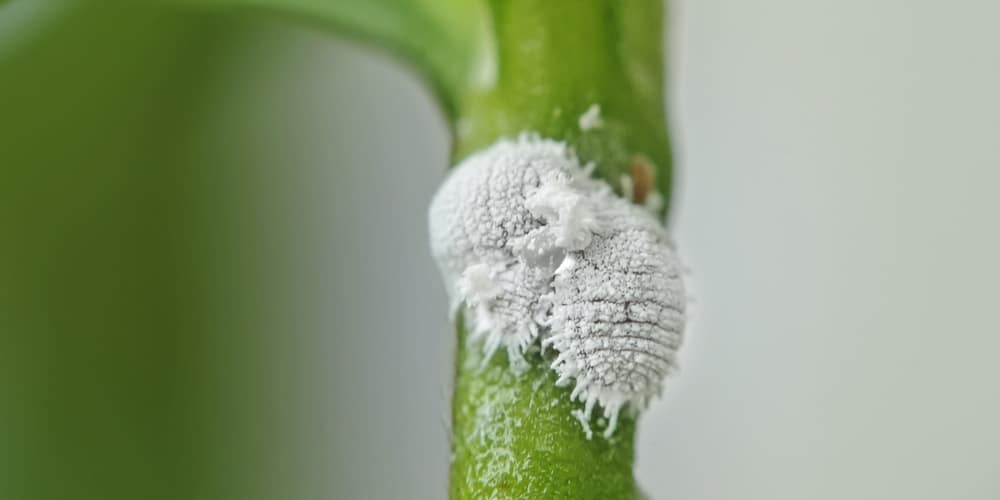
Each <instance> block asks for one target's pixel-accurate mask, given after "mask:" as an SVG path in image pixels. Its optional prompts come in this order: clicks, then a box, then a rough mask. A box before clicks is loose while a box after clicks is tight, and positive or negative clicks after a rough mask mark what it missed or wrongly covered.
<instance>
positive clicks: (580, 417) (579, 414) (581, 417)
mask: <svg viewBox="0 0 1000 500" xmlns="http://www.w3.org/2000/svg"><path fill="white" fill-rule="evenodd" d="M570 414H571V415H573V417H574V418H576V420H577V421H578V422H580V425H582V426H583V433H584V434H586V435H587V441H590V440H591V439H593V437H594V431H592V430H591V429H590V420H589V419H588V418H589V417H588V415H587V414H586V413H584V412H583V410H573V411H572V412H570Z"/></svg>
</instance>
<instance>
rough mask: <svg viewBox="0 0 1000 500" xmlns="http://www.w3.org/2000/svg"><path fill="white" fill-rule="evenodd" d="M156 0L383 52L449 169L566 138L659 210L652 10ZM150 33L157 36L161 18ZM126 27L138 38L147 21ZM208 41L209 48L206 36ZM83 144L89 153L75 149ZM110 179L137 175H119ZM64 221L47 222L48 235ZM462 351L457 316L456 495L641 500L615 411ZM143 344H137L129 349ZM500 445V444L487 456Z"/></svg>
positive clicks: (631, 426) (569, 2)
mask: <svg viewBox="0 0 1000 500" xmlns="http://www.w3.org/2000/svg"><path fill="white" fill-rule="evenodd" d="M161 1H162V2H164V3H169V4H173V5H175V6H180V7H184V8H187V9H201V10H214V11H219V12H237V11H246V10H255V11H260V12H266V13H269V14H276V15H282V16H287V17H289V18H293V19H298V20H301V21H303V22H307V23H312V24H316V25H319V26H322V27H327V28H330V29H332V30H334V31H340V32H343V33H345V34H348V35H351V36H355V37H357V38H359V39H362V40H364V41H366V42H369V43H371V44H373V45H376V46H379V47H382V48H384V49H385V50H386V51H388V52H389V53H390V54H392V55H394V56H396V57H397V58H399V59H400V60H402V61H404V62H405V63H407V64H409V65H411V66H412V67H413V68H414V69H416V71H417V72H418V73H419V74H420V75H421V76H422V77H423V78H424V79H425V80H426V81H427V82H428V84H429V86H430V88H431V89H432V90H433V93H434V95H435V96H436V98H437V100H438V101H439V103H440V105H441V109H442V110H443V112H444V113H445V115H446V117H447V119H448V124H449V126H450V129H451V131H452V134H453V137H454V143H453V144H454V145H453V152H452V163H453V164H458V163H459V162H460V161H462V160H463V159H465V158H466V157H468V156H469V155H470V154H472V153H474V152H476V151H479V150H481V149H483V148H485V147H487V146H489V145H490V144H493V143H494V142H496V141H497V140H498V139H500V138H504V137H514V136H516V135H517V134H519V133H521V132H523V131H531V132H535V133H537V134H539V135H541V136H543V137H547V138H553V139H557V140H560V141H564V142H566V143H567V144H569V145H570V146H571V147H572V148H573V149H574V150H575V151H576V153H577V155H578V156H579V158H580V159H581V160H582V161H583V162H593V163H594V165H595V166H596V169H595V171H594V175H595V176H597V177H599V178H602V179H604V180H606V181H608V182H609V184H611V185H612V186H615V187H616V188H618V187H619V186H620V184H619V182H620V179H621V178H622V176H625V175H630V176H632V177H633V178H634V179H635V182H636V184H637V185H636V186H635V188H636V191H637V192H643V193H645V192H648V191H650V190H654V191H656V192H659V193H660V194H661V195H662V196H663V198H664V199H665V200H669V194H670V189H671V175H670V173H671V154H670V143H669V140H668V135H667V129H666V120H665V117H664V108H665V101H664V96H663V89H664V67H663V51H662V40H663V30H662V21H663V12H662V5H661V3H660V1H659V0H634V1H632V0H630V1H617V0H481V1H470V0H161ZM95 24H96V25H98V26H103V24H108V22H103V23H95ZM147 24H148V29H149V31H150V32H155V30H156V29H157V26H156V22H155V21H148V22H147ZM136 26H137V27H135V28H133V29H136V30H138V29H140V27H141V28H145V27H146V26H147V25H146V24H144V25H136ZM136 36H137V37H138V34H137V35H136ZM204 37H205V38H206V39H208V40H209V41H210V39H211V37H210V34H209V35H204ZM199 39H200V38H199ZM108 43H109V44H110V43H117V42H114V41H112V42H108ZM151 43H152V42H151ZM173 43H174V39H173V38H170V39H167V40H166V41H163V42H162V43H159V44H153V45H154V46H155V48H157V49H160V50H162V51H163V52H164V53H170V52H171V50H172V47H173V45H172V44H173ZM80 46H81V50H83V49H82V47H83V45H80ZM137 59H138V57H137ZM164 59H169V60H173V59H172V58H167V57H165V58H164ZM24 64H25V65H29V64H31V63H30V62H25V63H24ZM148 65H149V66H151V67H155V66H156V65H155V64H152V63H149V64H148ZM109 67H110V63H109ZM115 67H116V68H118V67H120V66H115ZM39 73H44V72H43V71H40V72H39ZM129 76H130V77H132V76H133V75H129ZM40 78H41V77H40ZM122 78H123V80H124V79H125V77H124V76H123V77H122ZM95 81H96V82H98V83H94V84H93V85H94V87H95V88H97V87H100V80H99V79H95ZM149 86H150V88H153V89H154V90H158V89H159V87H156V86H155V85H153V84H150V85H149ZM121 87H122V89H124V90H123V91H127V90H129V89H134V88H136V86H135V85H127V84H122V85H121ZM81 92H83V91H82V90H81ZM151 92H152V91H151ZM57 93H58V92H53V94H57ZM82 95H83V96H84V97H81V98H80V99H78V100H77V101H75V102H77V104H76V105H79V106H84V105H85V103H86V102H88V101H87V99H86V98H85V97H86V95H87V94H86V93H83V94H82ZM594 104H599V106H600V112H601V119H602V121H603V126H601V127H600V128H597V129H593V130H586V131H584V130H581V127H580V125H579V118H580V116H581V115H583V114H584V113H585V112H586V111H587V110H588V109H590V108H591V106H592V105H594ZM166 107H167V108H170V109H175V108H176V107H175V106H166ZM92 114H93V115H94V116H101V115H102V114H101V113H99V112H98V111H93V112H92ZM134 115H135V113H132V114H129V115H128V116H127V118H129V120H131V121H129V122H128V123H133V122H137V121H141V118H142V117H140V116H134ZM103 116H105V118H104V119H107V120H111V118H113V117H114V116H113V115H106V114H105V115H103ZM107 116H111V118H107ZM171 116H172V115H171ZM180 120H181V119H180V118H178V119H177V121H178V123H180ZM122 121H123V123H124V122H125V119H124V118H123V119H122ZM29 125H30V123H29ZM171 125H173V123H172V122H171V123H166V124H164V125H163V126H164V127H166V126H171ZM18 126H19V127H20V126H22V125H21V124H18ZM177 126H178V127H179V128H180V125H177ZM13 127H14V126H13V125H12V133H15V132H16V131H15V130H14V128H13ZM109 127H110V126H109ZM135 128H136V127H134V126H121V129H135ZM25 135H27V134H25ZM149 140H150V141H153V139H149ZM79 149H80V150H86V147H84V145H83V144H82V143H81V147H80V148H79ZM27 155H28V153H25V156H27ZM80 156H83V155H81V154H79V153H78V152H76V151H74V152H73V154H70V153H66V155H65V157H60V158H58V160H59V161H58V162H57V163H59V164H69V163H71V162H70V159H72V158H76V157H80ZM136 158H137V159H135V161H136V162H139V161H143V160H142V158H141V157H139V156H137V157H136ZM129 161H132V159H131V157H130V159H129ZM129 161H122V162H117V163H114V164H115V165H118V164H121V165H125V164H127V163H128V162H129ZM149 172H155V170H152V169H150V170H149ZM114 174H115V175H116V176H120V177H124V176H129V175H138V174H135V173H134V172H133V170H126V169H125V168H124V167H123V169H122V172H120V173H117V172H116V173H114ZM149 175H152V174H149ZM112 177H113V176H109V177H108V178H112ZM25 184H26V185H27V184H30V183H27V182H25ZM9 185H13V184H9ZM667 205H668V204H664V207H666V206H667ZM662 211H665V208H663V209H662ZM661 215H662V212H661ZM59 223H60V220H59V219H58V218H56V217H53V226H52V227H59V226H58V224H59ZM28 253H29V252H28V251H27V250H25V254H26V255H27V254H28ZM32 258H33V259H41V258H42V257H39V256H38V254H35V255H32ZM164 258H165V259H166V258H167V257H164ZM51 260H52V261H56V260H57V258H56V257H53V258H52V259H51ZM165 276H169V274H167V273H165ZM164 279H165V280H168V279H169V278H167V277H165V278H164ZM25 281H27V279H26V280H25ZM121 293H122V294H124V292H121ZM108 297H109V299H108V300H107V302H108V303H109V304H110V303H115V302H116V301H115V300H112V299H113V298H114V297H117V295H114V293H113V292H112V291H109V292H108ZM38 303H39V304H40V303H42V302H40V301H39V302H38ZM46 306H48V305H47V304H46ZM136 322H137V323H138V320H136ZM129 328H131V326H129ZM95 329H96V327H95ZM127 329H128V328H125V327H124V326H123V327H122V329H121V330H122V331H126V330H127ZM467 341H468V338H467V335H466V333H465V331H464V329H463V327H462V322H461V321H459V322H458V327H457V342H458V350H457V353H458V356H457V359H456V364H455V393H454V400H453V414H452V417H453V418H452V421H453V438H452V452H453V461H452V466H451V474H452V475H451V477H452V480H451V496H452V498H456V499H458V498H491V497H496V498H569V499H581V498H595V499H598V498H599V499H618V498H621V499H627V498H633V497H635V496H636V495H637V488H636V486H635V482H634V479H633V475H632V468H633V459H634V452H633V447H634V435H635V428H636V422H635V420H634V419H633V418H631V417H627V416H626V417H623V418H622V421H621V422H620V423H619V425H618V429H617V431H616V432H615V434H614V435H613V436H612V437H611V438H610V439H603V438H595V439H588V438H587V436H586V435H585V434H584V433H583V432H582V431H581V428H580V422H579V421H577V420H576V419H575V418H573V416H571V413H570V412H571V410H572V409H573V407H574V403H572V402H571V401H570V397H569V392H570V389H569V388H560V387H556V386H555V383H554V382H555V376H554V374H553V373H552V371H551V370H549V368H548V363H547V362H546V361H547V360H546V359H545V358H544V356H543V355H542V354H531V355H529V367H528V370H527V372H526V373H524V374H522V375H520V376H515V375H514V374H512V372H511V371H510V370H509V367H508V359H507V358H506V356H505V355H504V354H502V353H499V354H498V355H497V356H494V357H493V358H491V359H490V360H489V362H488V363H487V364H486V366H485V368H483V367H482V366H483V361H482V354H481V353H480V352H479V351H478V350H474V349H467V348H465V346H466V343H467ZM140 347H141V346H139V344H138V343H137V344H136V347H135V349H137V350H138V349H140ZM136 369H137V370H138V369H140V368H136ZM109 397H110V396H109ZM552 402H554V404H552ZM541 403H544V404H541ZM484 428H489V429H491V432H490V434H489V435H484V434H483V432H482V430H483V429H484ZM500 439H503V441H504V446H503V448H501V447H499V446H498V440H500ZM123 442H124V440H123Z"/></svg>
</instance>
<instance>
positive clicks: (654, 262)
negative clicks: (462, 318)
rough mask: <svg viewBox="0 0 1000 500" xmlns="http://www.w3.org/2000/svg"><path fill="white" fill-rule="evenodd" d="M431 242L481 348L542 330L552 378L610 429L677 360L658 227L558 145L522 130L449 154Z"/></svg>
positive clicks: (515, 364)
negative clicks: (454, 160)
mask: <svg viewBox="0 0 1000 500" xmlns="http://www.w3.org/2000/svg"><path fill="white" fill-rule="evenodd" d="M430 226H431V240H432V251H433V253H434V256H435V257H436V259H437V260H438V263H439V265H440V267H441V271H442V273H443V275H444V278H445V282H446V284H447V287H448V291H449V294H450V295H451V298H452V304H453V307H454V308H456V309H457V307H460V305H461V304H463V303H464V304H465V307H466V310H467V318H468V324H469V327H470V332H471V334H472V336H473V337H474V338H477V339H482V341H483V342H482V343H483V346H484V347H483V348H484V349H485V352H486V354H487V357H488V356H490V355H492V353H493V352H495V350H497V349H499V348H501V347H503V348H505V349H506V351H507V353H508V355H509V357H510V360H511V367H512V368H513V369H515V370H517V369H519V368H520V367H523V366H524V359H523V353H524V352H525V351H526V350H527V349H528V348H530V347H531V346H532V345H537V343H540V344H541V345H542V346H551V347H552V348H554V349H555V350H556V351H557V353H558V354H557V357H556V359H555V361H554V362H553V364H552V368H553V369H554V370H555V371H556V373H557V374H558V375H559V383H561V384H570V383H575V386H574V390H573V393H572V394H573V397H574V398H576V399H579V400H581V401H583V402H584V407H585V410H584V414H585V415H587V416H589V415H590V412H591V409H592V408H593V407H594V405H595V404H599V405H600V406H602V407H603V409H604V413H605V416H606V417H608V418H609V423H608V426H607V428H606V429H605V435H606V436H610V435H611V433H613V432H614V428H615V424H616V422H617V417H618V413H619V411H620V410H622V409H623V408H625V407H630V408H633V409H640V408H643V407H644V406H645V405H646V404H647V402H648V400H649V399H650V398H651V397H652V396H654V395H656V394H657V393H659V391H660V388H661V385H662V381H663V379H664V377H665V376H666V375H667V374H668V373H669V372H670V371H671V370H672V369H673V367H674V366H675V353H676V351H677V349H678V347H679V346H680V342H681V336H682V333H683V329H684V304H685V296H684V288H683V284H682V281H681V277H680V272H679V266H678V264H677V259H676V256H675V255H674V252H673V249H672V247H671V244H670V241H669V238H668V236H667V233H666V230H665V229H664V228H663V227H662V226H661V225H660V223H659V222H658V221H657V220H656V219H655V217H654V216H653V215H652V214H651V213H650V212H649V211H647V210H645V209H643V208H641V207H639V206H636V205H634V204H632V203H630V202H629V201H627V200H625V199H623V198H620V197H618V196H616V195H615V194H614V193H613V192H612V191H611V189H610V187H608V185H607V184H605V183H604V182H601V181H598V180H594V179H591V178H590V177H589V176H588V174H587V172H586V171H585V169H583V168H582V167H580V165H579V163H578V162H577V160H576V158H575V157H574V155H573V153H572V152H571V151H570V150H569V149H568V148H567V147H566V146H565V145H563V144H561V143H557V142H554V141H548V140H541V139H537V138H531V137H527V136H522V137H521V138H520V139H518V140H517V141H500V142H499V143H497V144H495V145H493V146H491V147H490V148H487V149H486V150H484V151H481V152H479V153H477V154H475V155H473V156H471V157H469V158H468V159H467V160H465V161H464V162H463V163H462V164H461V165H459V166H457V167H456V168H455V169H454V171H453V173H452V174H451V175H450V176H449V178H448V179H447V180H446V181H445V183H444V184H443V185H442V187H441V189H440V190H439V191H438V194H437V195H436V196H435V198H434V201H433V203H432V205H431V216H430Z"/></svg>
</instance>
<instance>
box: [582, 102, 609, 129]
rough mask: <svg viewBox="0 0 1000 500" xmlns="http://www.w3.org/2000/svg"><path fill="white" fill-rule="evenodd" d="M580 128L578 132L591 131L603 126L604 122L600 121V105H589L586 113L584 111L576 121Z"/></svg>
mask: <svg viewBox="0 0 1000 500" xmlns="http://www.w3.org/2000/svg"><path fill="white" fill-rule="evenodd" d="M577 124H578V125H579V126H580V130H584V131H586V130H593V129H595V128H601V127H602V126H603V125H604V120H602V119H601V105H600V104H596V103H595V104H591V105H590V107H589V108H587V111H584V112H583V114H582V115H580V119H579V120H578V121H577Z"/></svg>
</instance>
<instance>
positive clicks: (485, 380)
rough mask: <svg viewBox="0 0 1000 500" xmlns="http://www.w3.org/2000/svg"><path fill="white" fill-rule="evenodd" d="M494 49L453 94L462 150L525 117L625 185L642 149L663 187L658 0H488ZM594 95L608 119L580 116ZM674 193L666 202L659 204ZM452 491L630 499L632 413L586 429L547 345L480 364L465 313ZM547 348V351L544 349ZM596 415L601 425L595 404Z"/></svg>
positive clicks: (667, 165)
mask: <svg viewBox="0 0 1000 500" xmlns="http://www.w3.org/2000/svg"><path fill="white" fill-rule="evenodd" d="M487 5H488V12H489V14H490V16H491V18H490V29H491V30H492V32H493V34H494V38H493V43H492V44H491V45H492V50H491V51H488V52H486V53H485V55H486V57H492V59H491V60H488V61H480V63H483V64H484V65H485V68H486V71H485V72H483V74H482V75H480V76H481V77H482V78H479V79H477V80H476V81H475V82H474V83H473V84H471V85H470V88H469V90H468V91H467V92H466V94H465V95H464V96H462V98H461V99H459V104H458V109H457V117H458V118H457V120H456V122H455V124H454V130H455V131H456V140H455V146H454V151H453V159H454V163H455V164H457V163H458V162H459V161H460V160H461V159H462V158H464V157H466V156H468V155H469V154H471V153H473V152H475V151H477V150H479V149H482V148H484V147H486V146H488V145H490V144H492V143H493V142H495V141H497V140H498V139H500V138H503V137H507V138H513V137H516V136H517V135H518V134H519V133H521V132H524V131H528V132H535V133H538V134H540V135H541V136H542V137H546V138H551V139H557V140H562V141H565V142H566V143H568V144H569V145H571V146H572V147H573V148H574V149H575V150H576V152H577V156H578V157H579V158H580V160H581V162H583V163H587V162H593V163H594V164H595V167H596V168H595V171H594V175H595V176H598V177H601V178H603V179H605V180H607V181H608V182H609V183H610V184H611V185H612V186H613V187H615V189H619V190H620V189H621V184H620V182H621V177H622V176H623V175H627V174H630V173H631V172H633V171H634V168H635V164H636V162H641V163H644V164H646V165H649V166H651V167H652V173H653V174H654V179H655V186H653V187H654V188H655V189H656V191H658V192H659V193H660V194H661V195H663V197H664V199H665V200H669V194H670V186H671V178H670V171H671V161H670V144H669V141H668V138H667V129H666V120H665V109H664V107H665V102H664V96H663V87H664V76H663V50H662V43H663V42H662V21H663V12H662V6H661V4H660V2H659V1H658V0H634V1H627V2H620V1H616V0H587V1H580V0H490V1H488V2H487ZM595 104H596V105H599V106H600V109H601V118H602V121H603V125H602V126H601V127H599V128H596V129H592V130H581V128H580V126H579V124H578V119H579V117H580V115H581V114H583V113H584V112H585V111H586V110H587V109H588V108H589V107H590V106H591V105H595ZM665 205H666V204H665ZM457 330H458V354H457V364H456V373H455V393H454V399H453V406H452V422H453V436H452V465H451V497H452V498H453V499H479V498H547V499H559V498H567V499H574V500H578V499H591V498H593V499H632V498H635V497H636V495H637V492H636V487H635V482H634V479H633V476H632V464H633V457H634V449H633V444H634V443H633V442H634V434H635V420H634V419H633V418H631V417H628V416H627V415H623V416H622V419H621V421H620V423H619V425H618V429H617V431H616V432H615V434H614V436H612V438H610V439H605V438H603V437H601V436H600V435H594V436H593V438H591V439H588V437H587V435H586V434H585V433H584V430H583V426H582V425H581V422H579V421H578V420H577V419H576V418H574V416H573V415H572V414H571V411H572V410H573V409H576V408H577V407H578V406H582V405H581V404H580V403H573V402H571V401H570V388H559V387H556V386H555V379H556V377H555V374H554V372H553V371H552V370H551V369H550V368H549V366H548V365H549V362H550V361H547V359H546V357H543V355H541V354H534V355H532V356H530V357H529V361H531V363H530V364H531V368H530V369H529V370H528V371H527V372H525V373H523V374H521V375H514V374H513V373H512V372H511V371H510V370H509V369H508V362H507V358H506V356H505V355H504V354H503V353H497V354H496V355H495V356H494V357H493V358H492V359H491V360H490V361H489V362H488V363H487V364H486V365H485V366H483V360H482V358H481V354H480V349H475V348H469V349H466V348H465V340H466V334H465V331H464V328H463V327H462V321H461V320H460V321H459V322H458V328H457ZM550 354H551V353H550ZM600 413H601V412H599V411H595V417H594V418H593V421H592V422H590V425H591V426H593V427H595V428H597V429H602V428H603V425H600V424H599V423H598V421H597V420H598V419H597V417H596V415H599V414H600Z"/></svg>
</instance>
